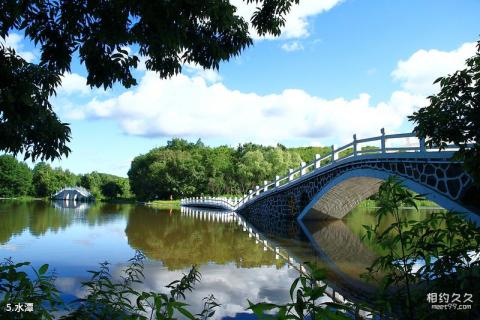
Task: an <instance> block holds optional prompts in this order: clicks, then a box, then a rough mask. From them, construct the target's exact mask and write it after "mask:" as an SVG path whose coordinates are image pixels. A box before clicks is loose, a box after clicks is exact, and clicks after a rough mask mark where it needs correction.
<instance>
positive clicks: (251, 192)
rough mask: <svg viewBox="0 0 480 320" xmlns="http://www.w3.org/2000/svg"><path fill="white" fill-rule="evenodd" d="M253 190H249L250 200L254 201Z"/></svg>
mask: <svg viewBox="0 0 480 320" xmlns="http://www.w3.org/2000/svg"><path fill="white" fill-rule="evenodd" d="M252 196H253V190H248V200H250V199H252Z"/></svg>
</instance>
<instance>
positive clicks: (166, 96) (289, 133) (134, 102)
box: [75, 72, 425, 144]
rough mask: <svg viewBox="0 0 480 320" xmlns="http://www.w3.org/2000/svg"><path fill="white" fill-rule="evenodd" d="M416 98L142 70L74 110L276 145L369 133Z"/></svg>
mask: <svg viewBox="0 0 480 320" xmlns="http://www.w3.org/2000/svg"><path fill="white" fill-rule="evenodd" d="M424 104H425V101H424V99H423V98H422V97H419V96H415V95H412V94H410V93H407V92H402V91H398V92H394V93H393V94H392V95H391V97H390V99H389V101H387V102H382V103H379V104H376V105H373V104H371V103H370V96H369V95H368V94H360V95H359V96H358V97H357V98H355V99H350V100H348V99H344V98H337V99H333V100H327V99H322V98H320V97H316V96H312V95H309V94H308V93H306V92H305V91H303V90H298V89H288V90H284V91H283V92H281V93H280V94H269V95H258V94H255V93H244V92H240V91H237V90H231V89H229V88H227V87H225V86H224V85H223V84H222V83H214V84H209V83H207V82H206V80H204V79H203V78H201V77H197V76H193V77H188V76H186V75H177V76H175V77H172V78H171V79H167V80H161V79H160V78H159V77H158V75H157V74H155V73H153V72H146V73H145V74H144V76H143V78H142V79H141V81H140V84H139V86H138V87H136V88H134V89H132V90H129V91H127V92H125V93H123V94H121V95H119V96H118V97H114V98H110V99H104V100H100V99H98V98H94V99H92V100H91V101H90V102H88V103H87V104H85V105H83V106H82V107H81V108H80V109H75V111H76V116H77V118H78V117H79V114H81V116H82V117H87V118H108V119H114V120H116V121H117V122H118V123H119V124H120V126H121V128H122V129H123V131H124V132H125V133H127V134H130V135H138V136H156V137H172V136H177V137H185V138H198V137H201V138H204V139H205V138H220V139H224V140H226V141H229V142H230V143H232V144H236V143H238V142H249V141H255V142H259V143H265V144H276V143H277V142H282V141H287V140H288V141H294V140H296V139H297V140H301V139H308V140H312V139H313V140H320V139H321V140H322V141H326V140H325V139H331V140H336V141H340V142H346V141H350V140H351V137H352V134H353V133H357V135H358V137H359V138H360V137H366V136H372V135H377V134H378V132H379V130H380V128H382V127H385V128H389V130H393V131H394V130H396V129H398V128H400V127H401V125H402V124H403V123H404V122H405V121H406V120H405V118H406V116H407V115H409V114H411V113H412V112H413V110H414V108H415V106H422V105H424Z"/></svg>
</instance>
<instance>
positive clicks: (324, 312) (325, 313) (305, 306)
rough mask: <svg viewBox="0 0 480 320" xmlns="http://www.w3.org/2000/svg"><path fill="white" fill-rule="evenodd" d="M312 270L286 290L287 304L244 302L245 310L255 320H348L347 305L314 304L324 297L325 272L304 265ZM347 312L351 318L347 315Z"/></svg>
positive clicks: (331, 303) (348, 309) (332, 303)
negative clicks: (246, 306) (246, 307)
mask: <svg viewBox="0 0 480 320" xmlns="http://www.w3.org/2000/svg"><path fill="white" fill-rule="evenodd" d="M308 266H309V267H310V268H311V269H312V270H311V271H310V272H309V273H308V274H302V273H301V274H300V275H299V276H298V278H296V279H295V280H294V281H293V283H292V285H291V287H290V299H291V302H289V303H286V304H283V305H278V304H273V303H266V302H260V303H255V304H253V303H252V302H250V301H248V304H249V307H248V309H250V310H252V311H253V313H254V314H255V315H256V316H257V317H258V318H259V319H297V320H304V319H312V320H313V319H325V320H327V319H331V320H342V319H343V320H351V319H352V318H353V315H354V312H353V308H352V307H351V306H348V305H343V304H338V303H334V302H318V300H319V299H320V298H321V297H323V296H325V289H326V288H327V286H326V285H325V284H323V285H321V280H324V279H325V273H324V272H323V271H322V270H320V269H318V268H316V267H315V266H313V265H310V264H309V265H308ZM347 313H350V314H351V315H352V316H349V315H347Z"/></svg>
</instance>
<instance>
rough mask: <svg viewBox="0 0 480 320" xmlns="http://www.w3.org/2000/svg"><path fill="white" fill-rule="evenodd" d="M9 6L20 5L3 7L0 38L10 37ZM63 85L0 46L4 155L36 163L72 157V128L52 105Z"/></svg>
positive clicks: (0, 129) (51, 74)
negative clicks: (70, 143) (70, 145)
mask: <svg viewBox="0 0 480 320" xmlns="http://www.w3.org/2000/svg"><path fill="white" fill-rule="evenodd" d="M7 3H9V4H12V3H19V2H16V1H2V2H1V3H0V12H1V13H0V37H4V36H5V35H6V34H8V32H7V30H8V28H7V29H6V30H5V28H6V25H5V22H6V21H5V18H6V16H5V15H7V14H8V13H7V11H6V8H5V6H6V5H7ZM32 5H33V3H32ZM10 13H12V12H10ZM12 14H13V13H12ZM59 84H60V73H59V72H52V70H50V69H49V68H48V67H47V66H45V65H35V64H31V63H27V62H26V61H25V60H23V59H22V58H21V57H20V56H18V55H17V54H16V53H15V51H14V50H13V49H11V48H6V47H5V46H4V45H3V44H0V137H2V138H1V139H0V151H4V152H8V153H13V154H14V155H16V154H18V153H23V154H24V155H25V159H27V158H29V157H31V158H32V160H35V159H37V158H40V159H42V160H44V159H46V160H49V159H54V158H59V157H61V156H62V155H66V156H68V154H69V153H70V149H69V148H68V147H67V146H66V143H68V142H69V141H70V128H69V127H68V125H67V124H66V123H62V122H60V120H59V119H58V118H57V115H56V114H55V112H53V109H52V106H51V104H50V102H49V101H48V98H49V97H50V96H51V95H52V94H53V93H54V90H55V87H56V86H58V85H59Z"/></svg>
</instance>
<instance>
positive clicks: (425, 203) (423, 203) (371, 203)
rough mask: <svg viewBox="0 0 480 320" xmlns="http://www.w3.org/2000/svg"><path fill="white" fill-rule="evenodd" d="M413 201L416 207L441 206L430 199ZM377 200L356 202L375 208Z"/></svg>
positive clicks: (362, 205)
mask: <svg viewBox="0 0 480 320" xmlns="http://www.w3.org/2000/svg"><path fill="white" fill-rule="evenodd" d="M415 203H416V204H417V206H418V207H433V208H441V207H440V206H439V205H438V204H437V203H435V202H433V201H430V200H426V199H425V200H415ZM378 206H379V205H378V202H377V201H376V200H373V199H365V200H363V201H362V202H360V203H359V204H358V207H361V208H377V207H378Z"/></svg>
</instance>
